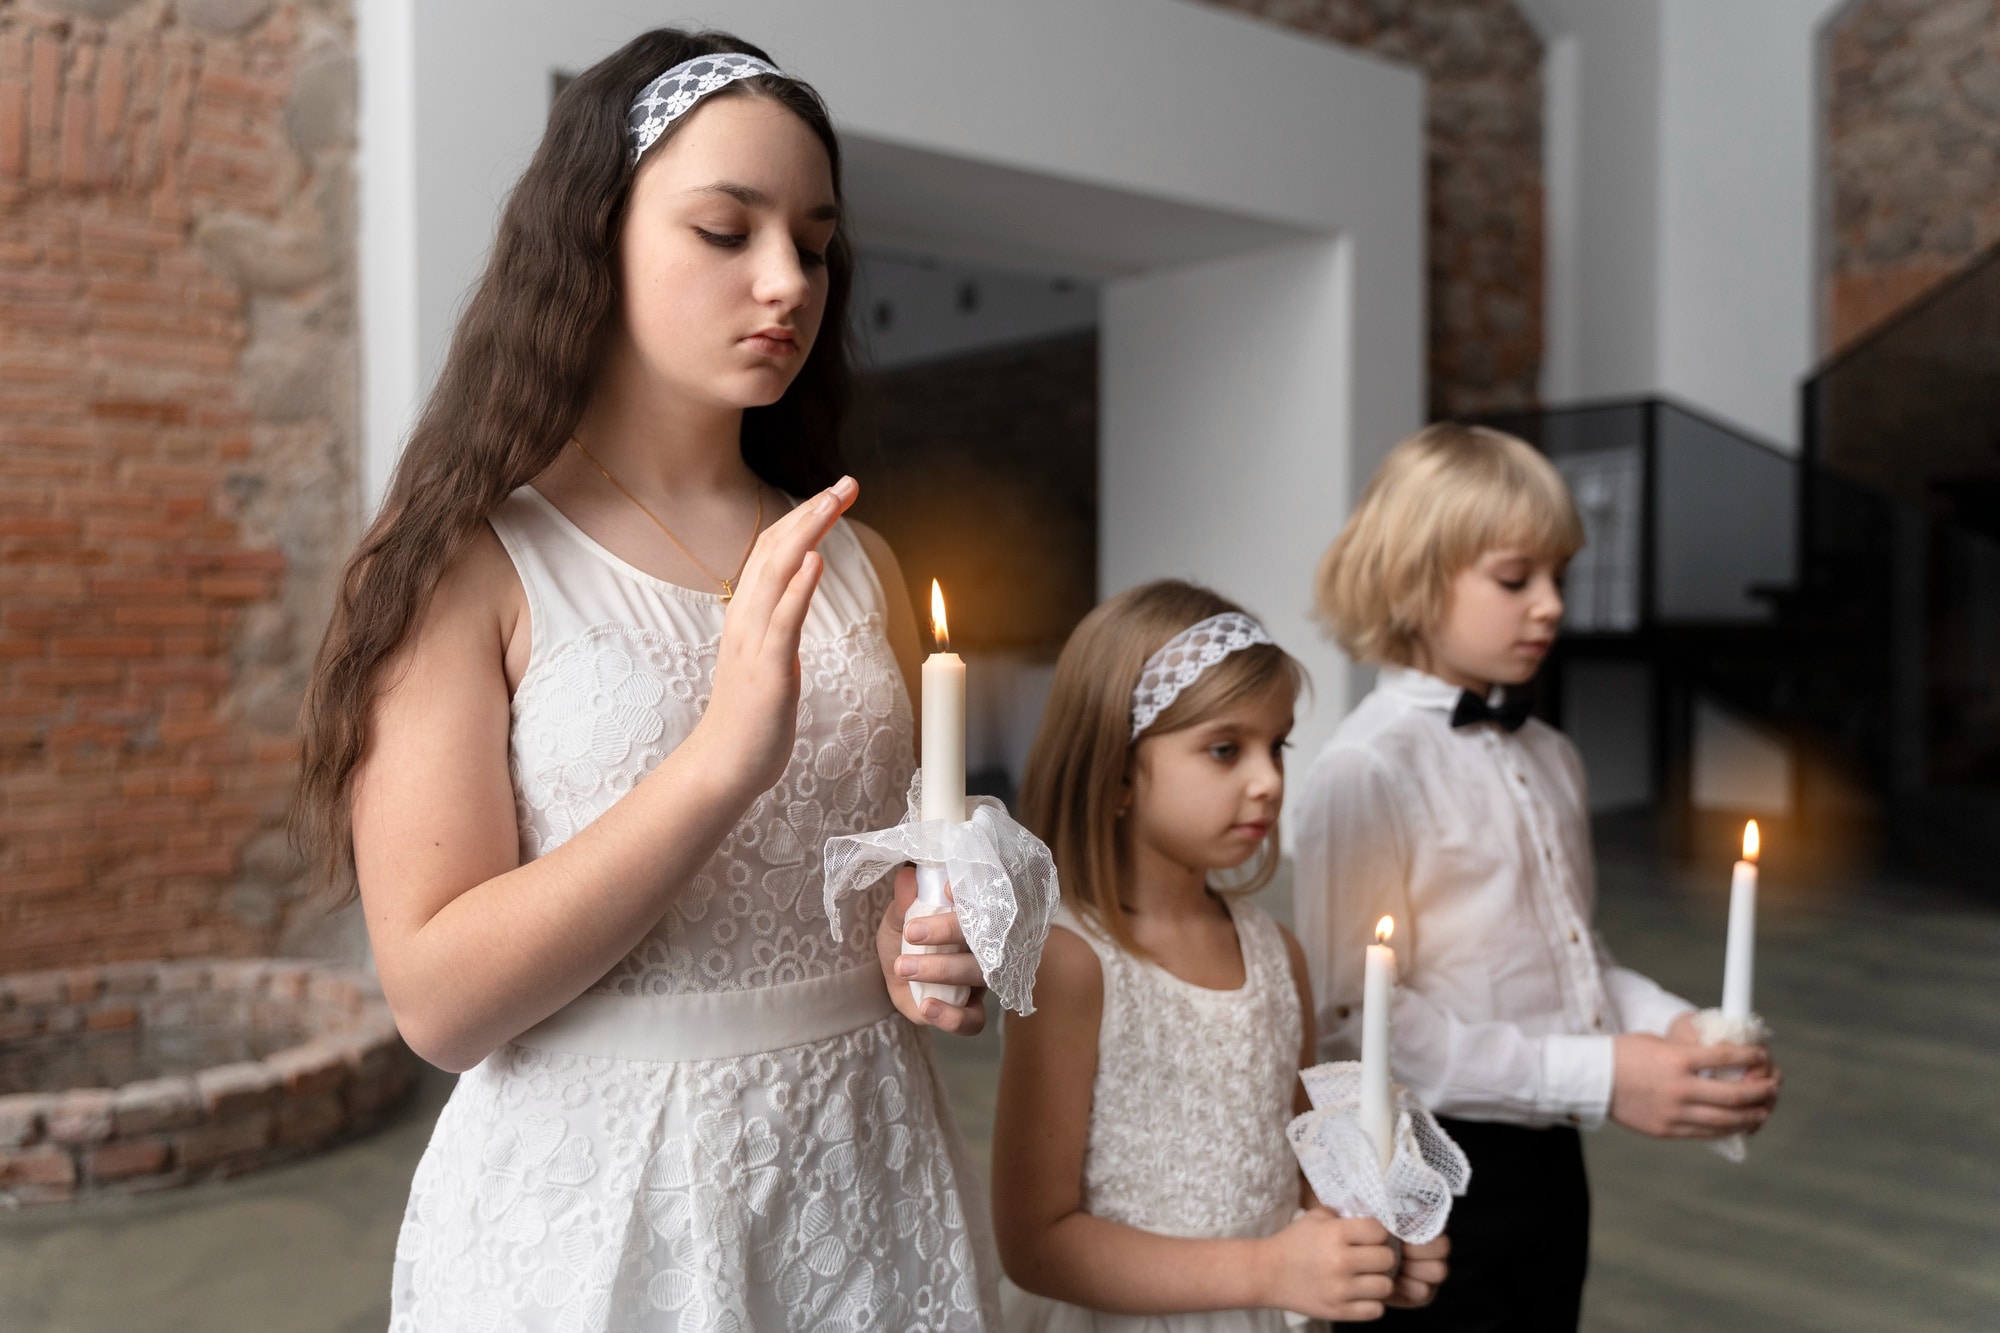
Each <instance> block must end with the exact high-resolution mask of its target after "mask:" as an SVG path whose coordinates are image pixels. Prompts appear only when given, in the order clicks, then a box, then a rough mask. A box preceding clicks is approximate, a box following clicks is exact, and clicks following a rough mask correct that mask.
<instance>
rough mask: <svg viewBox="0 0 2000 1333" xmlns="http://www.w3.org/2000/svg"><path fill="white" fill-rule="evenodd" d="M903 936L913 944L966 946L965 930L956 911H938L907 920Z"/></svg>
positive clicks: (944, 946)
mask: <svg viewBox="0 0 2000 1333" xmlns="http://www.w3.org/2000/svg"><path fill="white" fill-rule="evenodd" d="M903 938H904V939H906V940H908V941H909V942H910V943H912V944H930V945H936V946H937V947H939V948H951V949H963V948H964V947H965V931H964V929H963V928H961V927H960V926H959V924H958V914H957V913H956V912H938V913H935V914H933V915H931V916H924V917H918V918H917V919H916V920H915V921H909V922H905V923H904V925H903Z"/></svg>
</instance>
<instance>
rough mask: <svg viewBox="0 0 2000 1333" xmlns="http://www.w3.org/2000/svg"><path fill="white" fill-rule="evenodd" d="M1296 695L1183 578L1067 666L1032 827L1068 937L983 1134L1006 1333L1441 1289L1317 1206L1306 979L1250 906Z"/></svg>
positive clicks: (1156, 591)
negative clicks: (1300, 1117) (1303, 1168)
mask: <svg viewBox="0 0 2000 1333" xmlns="http://www.w3.org/2000/svg"><path fill="white" fill-rule="evenodd" d="M1302 682H1303V674H1302V673H1301V671H1300V669H1299V666H1298V664H1297V663H1296V662H1294V661H1293V660H1292V659H1291V657H1289V656H1288V655H1286V654H1285V653H1284V652H1283V651H1282V650H1281V649H1279V648H1278V647H1276V646H1275V645H1274V644H1273V643H1272V642H1271V640H1270V638H1269V637H1268V636H1267V635H1266V634H1265V633H1264V631H1263V630H1262V628H1260V627H1259V626H1258V625H1257V624H1256V622H1255V621H1253V620H1251V619H1250V618H1249V617H1248V616H1246V615H1245V614H1244V613H1243V612H1242V610H1241V609H1239V608H1238V607H1236V606H1234V605H1232V604H1231V603H1229V602H1227V601H1225V600H1224V599H1222V598H1221V597H1218V596H1216V595H1215V594H1214V593H1211V592H1208V591H1207V590H1205V589H1202V588H1197V587H1194V586H1191V585H1189V584H1186V583H1180V582H1173V581H1164V582H1159V583H1152V584H1148V585H1146V586H1144V587H1140V588H1135V589H1133V590H1132V591H1130V592H1127V593H1124V594H1123V595H1121V596H1118V597H1114V598H1112V599H1111V600H1110V601H1108V602H1106V603H1105V604H1104V605H1102V606H1100V607H1098V608H1097V609H1096V610H1095V611H1093V612H1091V614H1090V615H1089V616H1087V617H1085V619H1084V621H1083V624H1082V625H1080V626H1078V628H1077V631H1076V634H1075V635H1074V637H1072V638H1071V639H1070V641H1069V645H1068V646H1067V647H1066V648H1065V649H1064V650H1063V654H1062V658H1061V660H1060V661H1059V662H1058V663H1057V665H1056V674H1055V682H1054V685H1053V688H1052V690H1051V693H1050V698H1049V704H1048V712H1047V714H1046V715H1045V717H1044V720H1043V723H1042V728H1041V732H1040V734H1039V735H1038V736H1037V737H1036V739H1035V744H1034V748H1033V750H1032V751H1031V752H1030V754H1029V757H1028V769H1027V774H1026V777H1025V781H1024V783H1023V786H1022V799H1021V813H1022V818H1023V820H1024V821H1025V822H1026V823H1027V825H1028V826H1029V827H1030V828H1032V829H1033V830H1034V831H1035V832H1036V833H1038V834H1040V835H1041V836H1042V837H1043V839H1044V840H1045V841H1047V842H1048V844H1049V846H1050V847H1051V849H1052V850H1053V851H1054V853H1055V857H1056V863H1057V865H1058V867H1059V868H1060V869H1061V871H1062V882H1063V897H1064V905H1063V911H1062V913H1061V914H1060V915H1059V916H1058V917H1057V918H1056V924H1057V925H1059V926H1061V927H1062V929H1061V930H1057V931H1052V932H1051V933H1050V935H1049V941H1048V945H1047V947H1046V949H1045V951H1044V953H1043V955H1042V966H1041V971H1040V974H1039V975H1038V977H1037V979H1036V987H1035V998H1036V1000H1037V1002H1038V1005H1039V1008H1037V1010H1036V1011H1035V1013H1034V1015H1033V1016H1032V1017H1029V1018H1016V1017H1012V1016H1010V1017H1009V1018H1008V1020H1007V1043H1006V1054H1005V1056H1004V1062H1003V1064H1002V1066H1001V1075H1000V1099H999V1108H998V1117H997V1124H996V1127H995V1131H994V1136H993V1181H994V1222H995V1228H996V1231H997V1233H998V1239H999V1242H1000V1252H1001V1260H1002V1262H1003V1264H1004V1265H1005V1267H1006V1270H1007V1273H1008V1276H1009V1277H1010V1278H1011V1279H1012V1281H1013V1282H1014V1283H1018V1284H1019V1285H1018V1286H1013V1285H1010V1286H1007V1287H1005V1288H1003V1299H1004V1301H1005V1302H1006V1311H1007V1316H1006V1317H1007V1325H1008V1327H1009V1328H1010V1329H1015V1330H1073V1329H1103V1330H1111V1329H1120V1330H1139V1329H1175V1330H1182V1329H1230V1330H1253V1329H1269V1330H1279V1329H1282V1328H1283V1327H1284V1315H1283V1313H1282V1312H1283V1311H1286V1310H1297V1311H1302V1312H1304V1313H1307V1314H1309V1315H1313V1316H1316V1317H1319V1318H1336V1319H1372V1318H1375V1317H1377V1316H1379V1315H1380V1314H1381V1312H1382V1307H1383V1304H1384V1302H1391V1303H1396V1304H1421V1303H1423V1302H1424V1301H1426V1300H1428V1299H1429V1297H1430V1293H1431V1289H1432V1287H1433V1286H1434V1285H1435V1284H1436V1283H1437V1282H1438V1281H1439V1280H1441V1279H1442V1277H1443V1276H1444V1263H1443V1257H1444V1251H1445V1247H1446V1243H1445V1242H1444V1241H1443V1240H1442V1239H1440V1240H1439V1241H1437V1242H1434V1243H1433V1244H1431V1245H1429V1246H1421V1247H1414V1248H1412V1249H1411V1250H1410V1251H1408V1253H1407V1255H1406V1257H1405V1261H1404V1264H1403V1267H1402V1272H1401V1276H1400V1278H1393V1279H1392V1277H1391V1273H1392V1271H1393V1270H1394V1267H1395V1260H1394V1257H1393V1255H1392V1252H1391V1250H1390V1248H1389V1244H1388V1236H1387V1233H1385V1232H1384V1231H1383V1229H1382V1227H1381V1226H1380V1225H1379V1224H1377V1223H1375V1222H1373V1221H1370V1220H1366V1219H1342V1218H1338V1217H1335V1216H1334V1215H1333V1214H1332V1213H1330V1212H1328V1211H1327V1210H1325V1209H1324V1208H1319V1207H1312V1208H1308V1209H1306V1210H1305V1211H1303V1212H1301V1211H1300V1208H1299V1205H1300V1202H1301V1199H1302V1182H1301V1179H1300V1176H1299V1170H1298V1166H1297V1163H1296V1161H1295V1159H1294V1158H1293V1156H1292V1151H1291V1147H1290V1145H1289V1144H1288V1143H1287V1142H1286V1139H1285V1126H1286V1124H1287V1122H1288V1121H1290V1119H1291V1118H1292V1117H1293V1116H1294V1115H1295V1114H1297V1113H1298V1112H1299V1111H1301V1110H1303V1109H1305V1107H1306V1101H1305V1098H1304V1092H1303V1089H1302V1088H1301V1086H1300V1084H1299V1080H1298V1070H1299V1067H1300V1063H1301V1061H1310V1060H1311V1058H1312V1051H1313V1045H1314V1041H1313V1024H1312V1018H1311V1012H1312V1006H1311V1004H1310V992H1309V990H1308V985H1307V980H1306V966H1305V959H1304V956H1303V954H1302V953H1301V952H1300V950H1299V946H1298V942H1297V941H1296V940H1294V939H1293V938H1292V937H1291V936H1290V934H1289V933H1287V932H1286V931H1285V929H1284V928H1283V927H1282V926H1280V925H1278V924H1277V923H1276V922H1275V921H1273V920H1272V919H1271V918H1270V917H1269V916H1268V915H1266V914H1265V913H1264V912H1263V911H1262V910H1260V909H1259V908H1257V907H1256V906H1254V905H1252V904H1251V903H1250V902H1249V901H1248V898H1247V895H1248V894H1249V893H1251V892H1253V891H1255V890H1256V889H1258V888H1261V887H1262V886H1263V885H1264V884H1265V883H1267V882H1268V881H1269V880H1270V878H1271V874H1272V872H1273V870H1274V869H1275V868H1276V863H1277V846H1278V844H1277V832H1276V830H1277V821H1278V807H1279V803H1280V802H1281V801H1282V800H1283V797H1284V791H1285V776H1284V762H1283V752H1284V747H1285V744H1286V739H1285V738H1286V736H1287V735H1288V733H1289V732H1290V731H1291V728H1292V705H1293V702H1294V700H1295V699H1296V697H1297V695H1298V691H1299V687H1300V685H1301V684H1302ZM1252 861H1255V862H1256V863H1257V865H1256V869H1255V870H1254V871H1253V872H1252V873H1250V874H1249V875H1248V876H1247V877H1242V878H1239V879H1238V881H1237V884H1236V885H1235V887H1233V888H1229V889H1220V890H1219V889H1217V888H1215V887H1214V886H1212V885H1211V884H1210V883H1209V879H1210V876H1211V874H1213V873H1214V872H1217V871H1226V870H1231V869H1235V868H1237V867H1241V866H1244V865H1246V864H1249V863H1251V862H1252ZM1134 1316H1137V1317H1134ZM1146 1316H1151V1317H1150V1318H1148V1317H1146Z"/></svg>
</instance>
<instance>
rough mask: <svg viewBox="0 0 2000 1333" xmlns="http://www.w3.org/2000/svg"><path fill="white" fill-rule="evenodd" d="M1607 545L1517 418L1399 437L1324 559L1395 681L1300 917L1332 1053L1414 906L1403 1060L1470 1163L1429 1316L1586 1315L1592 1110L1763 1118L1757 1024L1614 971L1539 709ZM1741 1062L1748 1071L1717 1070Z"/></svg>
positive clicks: (1307, 797)
mask: <svg viewBox="0 0 2000 1333" xmlns="http://www.w3.org/2000/svg"><path fill="white" fill-rule="evenodd" d="M1582 544H1583V531H1582V525H1581V523H1580V522H1579V521H1578V518H1577V514H1576V509H1575V507H1574V506H1573V505H1572V504H1571V501H1570V497H1569V492H1568V490H1567V489H1566V488H1565V487H1564V485H1563V482H1562V479H1561V477H1559V476H1558V475H1557V474H1556V471H1555V469H1554V468H1552V467H1551V466H1549V464H1548V462H1547V460H1546V459H1544V458H1543V457H1542V456H1541V455H1540V454H1538V453H1536V452H1535V450H1534V449H1533V448H1531V447H1530V446H1528V445H1527V444H1525V443H1523V442H1522V441H1520V440H1518V439H1515V438H1514V437H1513V436H1510V435H1505V434H1502V433H1501V432H1498V431H1493V430H1487V429H1483V428H1480V427H1474V426H1461V425H1455V424H1449V423H1446V424H1439V425H1434V426H1430V427H1428V428H1426V429H1424V430H1422V431H1420V432H1418V433H1417V434H1416V435H1413V436H1411V437H1410V438H1409V439H1407V440H1404V441H1403V442H1402V443H1400V444H1398V445H1397V446H1396V447H1395V449H1393V450H1392V451H1391V452H1390V454H1389V456H1388V458H1387V459H1385V460H1384V461H1383V463H1382V466H1381V468H1380V469H1379V470H1378V471H1377V472H1376V474H1375V477H1374V479H1373V480H1372V481H1371V482H1370V483H1369V485H1368V489H1367V491H1366V492H1365V493H1364V494H1363V495H1362V498H1361V503H1360V504H1359V506H1357V507H1356V509H1355V511H1354V514H1353V516H1352V517H1351V518H1350V519H1349V520H1348V523H1347V527H1346V529H1345V530H1344V531H1343V532H1342V533H1341V534H1340V536H1339V538H1338V539H1337V540H1336V541H1335V542H1334V544H1333V546H1332V548H1331V549H1330V550H1328V552H1327V554H1326V557H1325V560H1324V561H1323V562H1322V564H1321V566H1320V572H1319V584H1318V602H1319V610H1320V613H1321V615H1322V617H1323V618H1324V619H1325V621H1326V622H1327V624H1328V625H1329V626H1330V627H1331V628H1332V629H1333V631H1334V633H1335V634H1336V636H1337V637H1338V638H1339V640H1340V643H1341V646H1342V647H1343V648H1344V649H1346V651H1347V652H1348V653H1349V655H1350V656H1352V657H1354V658H1355V659H1356V660H1357V661H1362V662H1370V663H1374V664H1376V665H1377V666H1379V667H1380V668H1381V673H1380V678H1379V683H1378V684H1377V686H1376V688H1375V689H1374V690H1373V691H1372V692H1371V693H1370V694H1369V695H1368V697H1367V698H1365V699H1364V700H1362V702H1361V704H1360V705H1359V706H1358V707H1357V708H1356V709H1355V710H1354V711H1353V712H1352V713H1351V714H1349V715H1348V717H1347V718H1346V719H1345V720H1344V721H1343V722H1342V723H1341V725H1340V727H1339V729H1338V730H1337V731H1336V732H1335V733H1334V736H1333V739H1332V740H1331V741H1329V742H1328V744H1327V746H1326V748H1325V749H1324V750H1323V751H1322V752H1321V753H1320V755H1319V756H1318V758H1317V759H1316V760H1315V762H1314V763H1313V765H1312V767H1311V769H1310V770H1309V771H1308V772H1307V774H1306V777H1305V781H1304V784H1303V792H1302V795H1301V799H1300V801H1299V805H1298V818H1299V821H1300V823H1299V847H1298V888H1297V900H1298V923H1299V938H1300V940H1301V942H1302V943H1303V945H1304V947H1305V950H1306V954H1307V957H1308V960H1309V962H1310V968H1311V973H1312V978H1313V988H1314V1004H1315V1008H1316V1010H1317V1013H1318V1019H1319V1031H1320V1032H1321V1034H1323V1035H1322V1037H1321V1040H1320V1055H1321V1057H1322V1058H1325V1059H1352V1058H1354V1056H1355V1055H1356V1053H1357V1051H1358V1049H1359V1042H1360V1038H1359V1028H1360V1018H1361V1013H1360V1004H1361V979H1362V978H1361V974H1362V963H1363V958H1364V954H1363V950H1364V947H1365V946H1366V944H1367V943H1368V942H1369V940H1370V939H1371V938H1372V935H1373V931H1374V927H1375V923H1376V921H1377V920H1379V919H1380V918H1381V917H1383V916H1385V915H1386V916H1392V917H1394V918H1395V921H1396V934H1395V942H1396V948H1397V956H1398V962H1399V964H1400V970H1401V978H1400V985H1399V987H1398V990H1397V995H1396V1000H1395V1007H1394V1024H1395V1028H1394V1030H1395V1076H1396V1078H1397V1080H1398V1081H1400V1082H1402V1083H1404V1084H1406V1085H1407V1086H1408V1087H1409V1088H1411V1089H1412V1090H1413V1091H1414V1092H1415V1093H1416V1094H1417V1096H1418V1097H1419V1098H1421V1099H1422V1100H1423V1101H1424V1103H1425V1104H1426V1105H1428V1106H1429V1107H1430V1108H1431V1109H1432V1110H1433V1111H1434V1112H1436V1113H1437V1114H1438V1115H1439V1116H1440V1118H1441V1119H1442V1120H1443V1121H1444V1123H1445V1125H1446V1127H1447V1128H1448V1129H1449V1130H1450V1131H1451V1133H1452V1134H1453V1136H1454V1137H1455V1138H1457V1139H1458V1141H1459V1143H1460V1144H1461V1146H1463V1147H1464V1148H1465V1149H1466V1151H1467V1153H1468V1155H1469V1156H1470V1157H1471V1158H1472V1164H1473V1176H1472V1187H1471V1190H1470V1192H1469V1193H1468V1195H1467V1197H1466V1198H1465V1199H1464V1200H1463V1201H1462V1202H1461V1203H1460V1204H1459V1206H1458V1207H1457V1208H1456V1209H1455V1210H1454V1211H1453V1214H1452V1219H1451V1235H1452V1241H1453V1253H1452V1276H1451V1278H1450V1279H1449V1280H1448V1281H1447V1282H1446V1283H1445V1284H1444V1286H1443V1287H1442V1288H1441V1289H1440V1291H1439V1294H1438V1299H1437V1302H1436V1303H1435V1304H1434V1305H1433V1306H1431V1307H1430V1308H1429V1309H1426V1310H1419V1311H1395V1312H1392V1317H1391V1320H1390V1322H1392V1323H1401V1324H1403V1325H1405V1326H1407V1327H1415V1328H1430V1329H1475V1328H1476V1329H1480V1330H1501V1329H1522V1330H1528V1329H1534V1330H1547V1329H1557V1328H1573V1327H1575V1325H1576V1320H1577V1313H1578V1309H1579V1306H1580V1303H1581V1300H1582V1290H1583V1278H1584V1271H1585V1267H1586V1264H1587V1260H1588V1249H1589V1236H1590V1195H1589V1188H1588V1184H1587V1182H1586V1181H1585V1179H1584V1172H1583V1154H1582V1146H1581V1142H1580V1140H1579V1139H1578V1136H1577V1129H1578V1128H1580V1127H1581V1128H1594V1127H1596V1126H1597V1125H1600V1124H1602V1123H1603V1121H1604V1120H1605V1119H1606V1118H1607V1117H1609V1118H1610V1119H1612V1120H1616V1121H1618V1122H1619V1123H1620V1124H1623V1125H1625V1126H1627V1127H1629V1128H1631V1129H1635V1130H1637V1131H1639V1132H1641V1133H1645V1134H1652V1135H1658V1136H1661V1137H1679V1138H1711V1137H1718V1136H1721V1135H1724V1134H1730V1133H1735V1132H1738V1131H1754V1130H1756V1129H1757V1128H1758V1127H1759V1126H1761V1125H1762V1124H1763V1123H1764V1120H1765V1118H1766V1117H1767V1116H1768V1115H1769V1114H1770V1110H1771V1107H1772V1106H1773V1105H1774V1103H1775V1100H1776V1097H1777V1087H1778V1076H1777V1071H1776V1070H1775V1069H1774V1068H1772V1066H1771V1065H1770V1061H1769V1055H1768V1053H1767V1052H1766V1051H1765V1050H1764V1049H1763V1048H1761V1047H1755V1048H1753V1047H1738V1046H1713V1047H1704V1046H1701V1045H1699V1044H1698V1043H1697V1042H1696V1040H1695V1037H1694V1033H1693V1029H1692V1024H1691V1022H1690V1016H1691V1014H1692V1012H1693V1006H1692V1005H1690V1004H1689V1003H1688V1002H1687V1001H1685V1000H1682V999H1680V998H1679V997H1677V996H1674V995H1671V994H1668V993H1667V992H1666V991H1664V990H1662V989H1661V988H1660V987H1659V986H1657V985H1655V984H1654V983H1653V982H1651V981H1649V980H1647V979H1646V978H1645V977H1642V976H1640V975H1639V974H1637V973H1635V972H1632V971H1629V970H1627V969H1625V968H1621V967H1619V966H1617V965H1616V964H1615V963H1614V962H1613V961H1612V959H1611V955H1610V953H1609V952H1608V951H1607V950H1606V949H1605V947H1604V943H1603V941H1602V940H1601V939H1599V938H1598V937H1597V935H1596V934H1595V933H1594V932H1593V930H1592V928H1591V912H1592V906H1593V902H1594V897H1595V887H1594V883H1593V880H1594V871H1593V866H1592V858H1591V845H1590V823H1589V818H1588V814H1587V810H1586V805H1585V800H1584V774H1583V765H1582V762H1581V761H1580V759H1579V758H1578V756H1577V752H1576V747H1575V746H1573V745H1571V744H1570V742H1569V741H1568V740H1567V739H1566V738H1565V737H1564V736H1563V735H1562V734H1561V733H1559V732H1557V731H1556V730H1554V729H1553V728H1551V727H1549V726H1547V725H1545V724H1543V723H1542V722H1540V721H1537V720H1535V719H1533V718H1531V717H1529V716H1528V714H1527V708H1526V705H1525V702H1524V701H1522V700H1521V699H1519V698H1518V696H1516V695H1510V693H1509V687H1514V686H1521V685H1525V684H1526V683H1527V682H1528V681H1529V680H1530V679H1532V678H1533V676H1534V674H1535V672H1536V670H1537V669H1538V668H1539V667H1540V666H1541V663H1542V661H1543V659H1544V658H1545V657H1546V656H1547V655H1548V652H1549V649H1550V648H1551V647H1552V646H1553V645H1554V643H1555V637H1556V629H1557V625H1558V623H1559V622H1560V620H1561V619H1562V576H1563V569H1564V567H1565V565H1566V564H1567V563H1568V561H1569V558H1570V557H1571V556H1572V555H1574V554H1575V552H1576V550H1577V548H1579V547H1580V546H1581V545H1582ZM1725 1067H1733V1068H1742V1069H1744V1070H1745V1071H1746V1074H1745V1077H1744V1078H1743V1079H1742V1081H1740V1082H1726V1081H1717V1080H1713V1079H1705V1078H1702V1077H1700V1073H1701V1071H1702V1070H1705V1069H1715V1068H1725Z"/></svg>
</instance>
